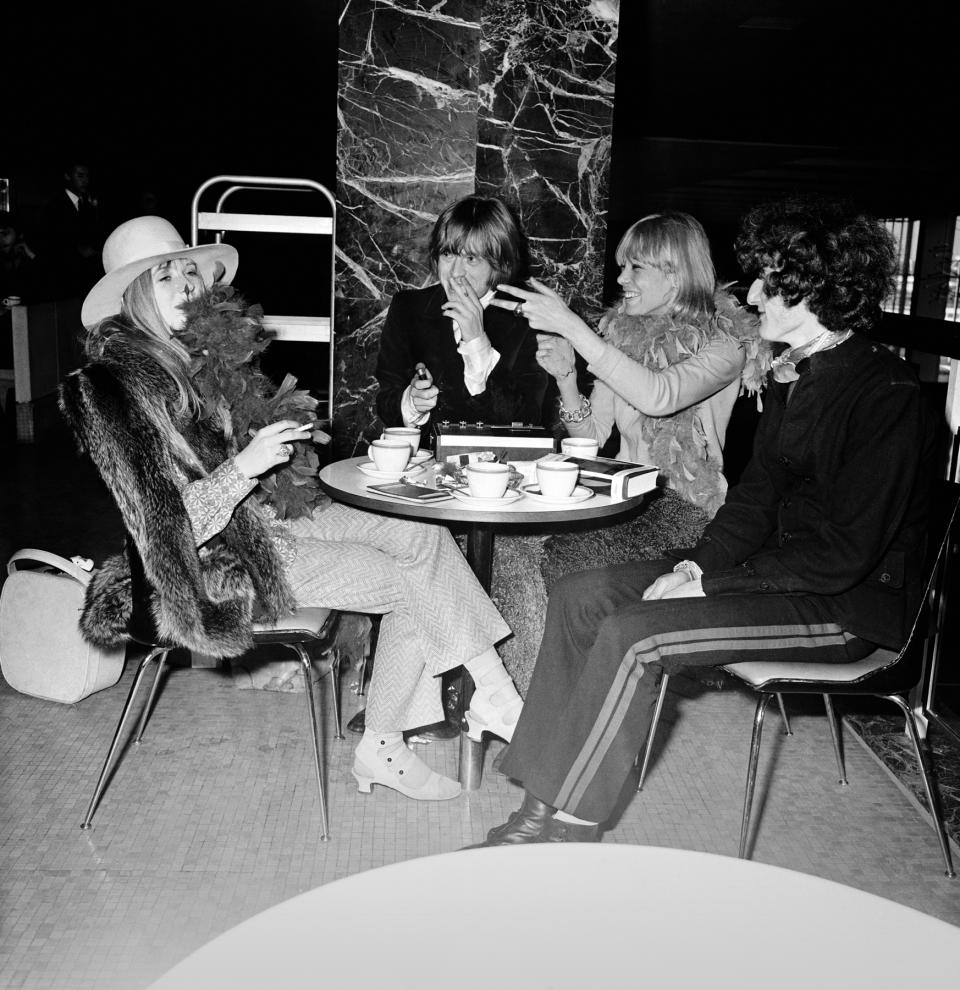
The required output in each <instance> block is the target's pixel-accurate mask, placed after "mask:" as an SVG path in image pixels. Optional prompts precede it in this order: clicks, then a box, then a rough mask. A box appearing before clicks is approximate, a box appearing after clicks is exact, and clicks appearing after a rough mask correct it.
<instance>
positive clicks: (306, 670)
mask: <svg viewBox="0 0 960 990" xmlns="http://www.w3.org/2000/svg"><path fill="white" fill-rule="evenodd" d="M284 645H285V646H289V647H290V649H291V650H293V651H294V653H296V654H297V656H298V657H299V658H300V669H301V670H302V671H303V687H304V694H306V696H307V714H308V716H309V718H310V732H311V735H312V736H313V759H314V763H315V765H316V770H317V790H318V791H319V794H320V827H321V829H322V830H323V831H322V834H321V836H320V839H321V841H323V842H326V841H327V839H329V838H330V834H329V825H328V822H327V798H326V794H325V793H324V789H323V763H322V758H321V755H320V731H319V727H318V725H317V706H316V704H315V703H314V699H313V676H312V673H313V663H312V661H311V660H310V655H309V654H308V653H307V651H306V650H305V649H304V648H303V647H302V646H301V645H300V644H299V643H285V644H284Z"/></svg>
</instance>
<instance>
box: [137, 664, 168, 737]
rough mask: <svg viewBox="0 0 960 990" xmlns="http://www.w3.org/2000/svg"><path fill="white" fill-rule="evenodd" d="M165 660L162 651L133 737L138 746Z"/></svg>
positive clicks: (150, 710) (151, 709)
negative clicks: (148, 695)
mask: <svg viewBox="0 0 960 990" xmlns="http://www.w3.org/2000/svg"><path fill="white" fill-rule="evenodd" d="M166 662H167V653H166V652H164V653H163V655H162V656H161V657H160V659H159V660H158V661H157V672H156V674H155V675H154V678H153V684H152V685H151V686H150V697H148V698H147V703H146V705H145V706H144V709H143V712H142V714H141V715H140V725H139V726H138V727H137V735H136V737H135V738H134V740H133V741H134V744H135V745H137V746H139V745H140V740H141V739H143V731H144V729H146V727H147V719H148V718H149V717H150V713H151V712H152V711H153V699H154V698H155V697H156V695H157V688H158V687H159V686H160V677H161V675H162V674H163V665H164V664H165V663H166Z"/></svg>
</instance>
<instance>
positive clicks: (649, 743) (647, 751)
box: [637, 674, 670, 791]
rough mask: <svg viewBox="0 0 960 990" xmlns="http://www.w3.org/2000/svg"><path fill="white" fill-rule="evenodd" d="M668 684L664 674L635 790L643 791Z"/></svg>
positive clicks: (668, 677) (666, 675) (668, 678)
mask: <svg viewBox="0 0 960 990" xmlns="http://www.w3.org/2000/svg"><path fill="white" fill-rule="evenodd" d="M669 683H670V675H669V674H664V675H663V677H662V678H661V679H660V694H659V695H658V696H657V704H656V707H655V708H654V709H653V720H652V721H651V722H650V731H649V732H648V733H647V745H646V747H645V748H644V750H643V764H642V765H641V767H640V780H639V781H638V782H637V790H638V791H642V790H643V782H644V780H646V777H647V764H648V763H649V762H650V753H651V751H652V750H653V739H654V736H656V734H657V725H658V724H659V722H660V712H661V710H662V709H663V699H664V698H665V697H666V696H667V685H668V684H669Z"/></svg>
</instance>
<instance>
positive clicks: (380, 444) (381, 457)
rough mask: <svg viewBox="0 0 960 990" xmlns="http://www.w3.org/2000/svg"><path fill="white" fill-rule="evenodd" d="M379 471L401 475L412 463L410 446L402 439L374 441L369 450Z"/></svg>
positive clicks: (371, 458)
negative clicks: (410, 462)
mask: <svg viewBox="0 0 960 990" xmlns="http://www.w3.org/2000/svg"><path fill="white" fill-rule="evenodd" d="M368 453H369V455H370V460H371V461H373V463H374V464H375V465H376V468H377V470H378V471H389V472H390V473H391V474H399V473H400V472H401V471H402V470H403V469H404V468H405V467H406V466H407V464H408V463H409V461H410V444H409V443H408V442H407V441H406V440H404V439H402V438H394V437H390V438H389V439H383V438H381V439H380V440H374V441H373V443H371V444H370V448H369V450H368Z"/></svg>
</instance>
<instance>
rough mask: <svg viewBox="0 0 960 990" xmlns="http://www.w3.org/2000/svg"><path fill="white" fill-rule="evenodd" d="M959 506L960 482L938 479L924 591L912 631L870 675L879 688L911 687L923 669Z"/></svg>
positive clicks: (932, 500)
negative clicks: (897, 650) (887, 662)
mask: <svg viewBox="0 0 960 990" xmlns="http://www.w3.org/2000/svg"><path fill="white" fill-rule="evenodd" d="M958 507H960V484H958V483H957V482H955V481H937V482H935V483H934V485H933V487H932V489H931V492H930V508H929V512H928V519H929V526H928V528H927V549H926V554H925V556H924V563H923V581H924V591H923V596H922V598H921V600H920V604H919V606H918V608H917V613H916V615H915V616H914V617H913V624H912V626H911V627H910V635H909V637H908V638H907V641H906V643H905V644H904V646H903V649H902V650H901V651H900V653H899V654H898V655H897V656H896V658H895V659H893V660H892V661H891V663H890V665H889V666H888V668H886V669H880V670H878V671H876V673H875V674H872V675H871V682H874V681H875V680H876V682H877V683H876V689H877V690H878V691H883V690H888V691H890V692H893V691H903V690H905V689H908V688H912V687H913V686H914V685H915V684H916V683H917V682H918V681H919V680H920V677H921V674H922V671H923V663H924V659H925V651H924V649H923V647H924V645H925V644H926V642H927V640H928V638H929V632H930V630H929V628H928V622H930V621H931V620H932V622H933V623H934V624H935V623H936V621H937V617H938V611H939V610H938V603H939V599H940V595H941V593H942V587H943V577H944V569H945V568H944V565H945V563H946V560H947V556H948V551H949V548H950V544H951V540H952V536H953V527H954V525H955V523H956V520H957V512H958Z"/></svg>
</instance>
